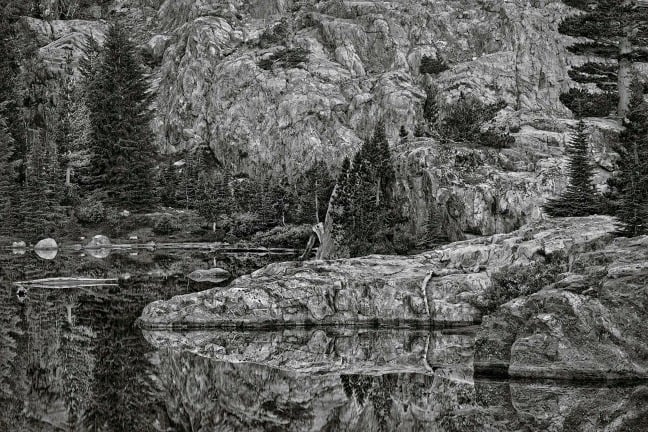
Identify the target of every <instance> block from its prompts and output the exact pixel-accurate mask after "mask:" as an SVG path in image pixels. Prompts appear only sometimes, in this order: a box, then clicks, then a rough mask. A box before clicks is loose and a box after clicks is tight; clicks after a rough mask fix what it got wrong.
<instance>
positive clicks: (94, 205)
mask: <svg viewBox="0 0 648 432" xmlns="http://www.w3.org/2000/svg"><path fill="white" fill-rule="evenodd" d="M75 215H76V218H77V220H78V221H79V222H80V223H82V224H98V223H100V222H103V221H104V219H105V218H106V209H105V207H104V205H103V204H102V203H101V201H96V200H92V199H87V200H83V201H82V202H81V203H79V205H78V206H77V208H76V211H75Z"/></svg>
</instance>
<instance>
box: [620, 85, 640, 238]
mask: <svg viewBox="0 0 648 432" xmlns="http://www.w3.org/2000/svg"><path fill="white" fill-rule="evenodd" d="M620 138H621V139H620V145H619V146H618V148H617V152H618V153H619V155H620V159H619V176H618V181H617V184H618V185H619V186H620V191H619V201H618V208H617V213H616V216H617V219H619V222H620V223H621V228H620V230H619V233H620V234H622V235H625V236H627V237H634V236H637V235H642V234H648V164H647V163H646V161H648V104H646V102H645V101H644V99H643V95H642V94H641V92H635V93H634V94H633V97H632V101H631V104H630V111H629V113H628V116H627V121H626V122H625V130H624V131H623V132H622V133H621V137H620Z"/></svg>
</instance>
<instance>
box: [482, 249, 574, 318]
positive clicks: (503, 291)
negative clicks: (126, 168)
mask: <svg viewBox="0 0 648 432" xmlns="http://www.w3.org/2000/svg"><path fill="white" fill-rule="evenodd" d="M567 267H568V257H567V255H565V254H564V253H555V254H551V255H548V256H547V257H545V261H544V262H536V263H533V264H531V265H526V266H516V267H505V268H504V269H502V270H500V271H498V272H496V273H493V275H492V276H491V282H492V284H491V287H490V288H489V290H488V291H487V292H486V294H485V295H484V304H483V305H480V306H481V309H482V312H483V313H484V315H488V314H491V313H493V312H495V311H496V310H497V309H498V308H499V307H500V306H501V305H503V304H504V303H507V302H509V301H510V300H513V299H514V298H517V297H521V296H526V295H530V294H533V293H536V292H538V291H540V290H541V289H542V288H544V287H546V286H548V285H551V284H552V283H555V282H556V281H557V280H558V276H559V275H560V274H561V273H564V272H565V271H567Z"/></svg>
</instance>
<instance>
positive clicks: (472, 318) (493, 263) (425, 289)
mask: <svg viewBox="0 0 648 432" xmlns="http://www.w3.org/2000/svg"><path fill="white" fill-rule="evenodd" d="M613 230H614V224H613V221H612V219H611V218H609V217H603V216H600V217H588V218H579V219H577V220H576V221H575V220H574V219H557V220H552V221H546V222H539V223H535V224H531V225H527V226H525V227H524V228H522V229H520V230H518V231H515V232H513V233H510V234H498V235H494V236H490V237H483V238H478V239H473V240H466V241H462V242H456V243H451V244H449V245H445V246H442V247H440V248H438V249H436V250H433V251H430V252H426V253H423V254H419V255H415V256H379V255H374V256H368V257H362V258H354V259H343V260H331V261H307V262H285V263H275V264H270V265H269V266H267V267H264V268H262V269H260V270H257V271H255V272H254V273H252V274H250V275H246V276H242V277H240V278H238V279H236V280H234V281H233V282H232V283H231V284H230V285H229V286H227V287H224V288H220V287H219V288H213V289H210V290H207V291H203V292H200V293H192V294H187V295H182V296H177V297H174V298H172V299H171V300H168V301H157V302H154V303H151V304H149V305H148V306H147V307H146V308H145V309H144V311H143V312H142V316H141V319H140V323H141V325H142V326H143V327H145V328H180V327H190V328H199V327H228V326H229V327H231V326H240V327H264V326H272V325H304V324H307V325H311V324H312V325H332V324H336V325H376V324H377V325H423V326H428V325H431V324H432V323H436V324H439V323H450V324H468V323H475V322H479V321H480V320H481V312H480V307H481V306H482V305H483V303H484V293H485V291H486V290H487V289H488V288H489V287H490V285H491V274H492V272H493V271H495V270H498V269H501V268H503V267H506V266H515V265H524V264H528V263H531V262H534V261H539V260H544V259H545V258H544V257H545V256H546V255H548V254H551V253H553V252H555V251H557V250H560V251H563V252H564V253H566V254H578V253H580V252H581V251H584V250H590V249H592V248H596V247H598V246H599V245H601V244H604V243H606V242H609V241H611V238H612V236H611V234H610V233H611V232H612V231H613Z"/></svg>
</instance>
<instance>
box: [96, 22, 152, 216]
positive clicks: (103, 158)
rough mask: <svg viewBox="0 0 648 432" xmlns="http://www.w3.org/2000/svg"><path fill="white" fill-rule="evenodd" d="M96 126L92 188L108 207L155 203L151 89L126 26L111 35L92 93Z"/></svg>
mask: <svg viewBox="0 0 648 432" xmlns="http://www.w3.org/2000/svg"><path fill="white" fill-rule="evenodd" d="M88 103H89V108H90V123H91V126H92V153H93V155H92V160H91V168H90V169H91V172H90V177H91V188H92V189H93V190H94V192H95V193H98V195H99V196H100V197H102V198H103V199H104V200H105V201H106V202H107V203H108V204H110V205H114V206H124V205H126V206H130V207H131V208H135V209H146V208H150V207H151V206H152V205H153V204H154V203H155V201H156V200H155V193H154V188H153V179H154V175H153V165H154V157H155V148H154V144H153V135H152V132H151V129H150V121H151V111H150V110H149V103H150V95H149V87H148V84H147V82H146V77H145V75H144V71H143V68H142V65H141V64H140V63H139V62H138V59H137V56H136V50H135V45H134V44H133V43H132V42H131V41H130V40H129V38H128V35H127V33H126V30H125V29H124V27H122V26H121V25H120V24H114V25H113V26H112V27H111V28H110V29H109V31H108V35H107V37H106V42H105V44H104V47H103V51H102V55H101V61H100V62H99V64H98V65H97V69H96V72H95V73H94V75H93V77H92V82H91V84H90V88H89V92H88Z"/></svg>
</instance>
